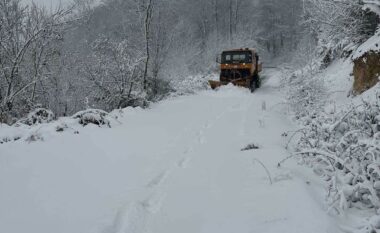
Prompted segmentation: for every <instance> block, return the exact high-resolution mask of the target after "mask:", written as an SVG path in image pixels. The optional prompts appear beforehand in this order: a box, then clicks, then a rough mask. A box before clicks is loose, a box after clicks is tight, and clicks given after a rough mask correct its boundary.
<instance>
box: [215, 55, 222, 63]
mask: <svg viewBox="0 0 380 233" xmlns="http://www.w3.org/2000/svg"><path fill="white" fill-rule="evenodd" d="M216 63H218V64H221V63H222V57H221V55H220V54H218V55H216Z"/></svg>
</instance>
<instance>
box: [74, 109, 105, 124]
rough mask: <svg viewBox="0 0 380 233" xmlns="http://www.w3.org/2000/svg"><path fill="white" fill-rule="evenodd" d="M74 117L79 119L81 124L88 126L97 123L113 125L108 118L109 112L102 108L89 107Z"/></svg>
mask: <svg viewBox="0 0 380 233" xmlns="http://www.w3.org/2000/svg"><path fill="white" fill-rule="evenodd" d="M73 118H75V119H79V124H81V125H83V126H86V125H88V124H95V125H98V126H102V125H107V126H108V127H111V122H110V120H109V119H108V113H107V112H106V111H103V110H100V109H87V110H84V111H80V112H77V113H75V114H74V115H73Z"/></svg>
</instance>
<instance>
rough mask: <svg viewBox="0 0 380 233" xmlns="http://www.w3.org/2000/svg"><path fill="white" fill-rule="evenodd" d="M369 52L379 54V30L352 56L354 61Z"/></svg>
mask: <svg viewBox="0 0 380 233" xmlns="http://www.w3.org/2000/svg"><path fill="white" fill-rule="evenodd" d="M369 51H374V52H379V51H380V31H379V30H378V31H377V32H376V33H375V35H374V36H372V37H371V38H369V39H368V40H367V41H366V42H364V43H363V44H361V45H360V46H359V47H358V48H357V49H356V51H355V52H354V54H353V55H352V59H353V60H355V59H358V58H360V57H361V56H363V55H364V54H365V53H367V52H369Z"/></svg>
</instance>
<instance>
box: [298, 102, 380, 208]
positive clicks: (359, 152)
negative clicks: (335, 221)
mask: <svg viewBox="0 0 380 233" xmlns="http://www.w3.org/2000/svg"><path fill="white" fill-rule="evenodd" d="M301 121H302V122H303V126H304V129H303V130H300V131H298V133H300V136H299V138H298V139H297V142H296V144H295V151H296V155H299V156H300V158H301V161H302V162H303V163H305V164H307V165H308V166H310V167H312V168H313V170H314V171H315V172H316V173H317V174H318V175H320V176H321V177H322V178H323V179H324V180H325V181H326V182H327V191H328V192H327V201H328V204H329V206H330V209H329V210H330V211H332V210H335V211H337V212H340V211H342V210H344V209H346V208H350V207H355V206H356V207H365V208H375V209H380V97H378V99H377V100H376V101H375V102H366V101H362V103H361V104H359V105H355V106H351V107H350V108H349V109H347V110H346V111H345V112H338V113H325V112H320V113H319V114H318V115H314V116H307V117H304V118H302V120H301Z"/></svg>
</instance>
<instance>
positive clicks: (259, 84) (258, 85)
mask: <svg viewBox="0 0 380 233" xmlns="http://www.w3.org/2000/svg"><path fill="white" fill-rule="evenodd" d="M255 84H256V88H260V87H261V78H260V76H259V75H257V77H256V82H255Z"/></svg>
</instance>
